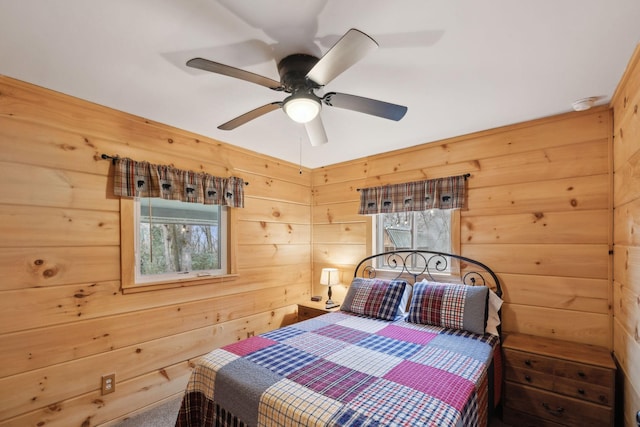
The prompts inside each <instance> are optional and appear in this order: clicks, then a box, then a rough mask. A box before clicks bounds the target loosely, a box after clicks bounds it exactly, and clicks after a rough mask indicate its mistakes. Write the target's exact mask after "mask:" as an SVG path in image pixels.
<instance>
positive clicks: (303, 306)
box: [298, 301, 340, 322]
mask: <svg viewBox="0 0 640 427" xmlns="http://www.w3.org/2000/svg"><path fill="white" fill-rule="evenodd" d="M325 305H326V301H307V302H304V303H300V304H298V322H301V321H303V320H307V319H312V318H314V317H318V316H321V315H323V314H326V313H331V312H332V311H338V310H340V307H334V308H325Z"/></svg>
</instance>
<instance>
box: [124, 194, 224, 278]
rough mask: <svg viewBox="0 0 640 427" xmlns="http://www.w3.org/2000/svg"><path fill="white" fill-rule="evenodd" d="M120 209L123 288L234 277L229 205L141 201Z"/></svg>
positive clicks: (175, 201) (158, 199) (128, 203)
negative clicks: (230, 258) (231, 260)
mask: <svg viewBox="0 0 640 427" xmlns="http://www.w3.org/2000/svg"><path fill="white" fill-rule="evenodd" d="M120 211H121V227H122V242H121V258H122V288H123V290H125V289H128V290H131V289H134V290H135V289H139V290H146V289H143V288H145V287H146V288H153V286H151V285H162V286H161V287H171V285H172V284H173V285H175V286H184V284H185V283H184V282H191V281H192V282H194V283H196V282H198V281H199V282H202V281H205V280H207V279H208V280H209V281H210V280H211V278H212V277H216V278H218V277H225V276H230V273H231V271H230V270H231V269H230V263H229V262H228V261H229V257H230V256H231V254H230V253H229V250H230V247H231V246H230V244H229V241H230V227H229V223H230V221H229V218H228V217H229V215H230V212H231V211H232V210H231V209H229V208H228V207H227V206H220V205H204V204H200V203H187V202H181V201H177V200H165V199H161V198H145V197H141V198H139V199H121V209H120Z"/></svg>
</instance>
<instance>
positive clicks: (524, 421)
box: [502, 407, 563, 427]
mask: <svg viewBox="0 0 640 427" xmlns="http://www.w3.org/2000/svg"><path fill="white" fill-rule="evenodd" d="M502 421H503V422H504V423H505V424H507V425H509V426H517V427H563V424H558V423H556V422H555V421H550V420H545V419H543V418H539V417H535V416H533V415H531V414H527V413H526V412H521V411H517V410H515V409H511V408H507V407H503V408H502Z"/></svg>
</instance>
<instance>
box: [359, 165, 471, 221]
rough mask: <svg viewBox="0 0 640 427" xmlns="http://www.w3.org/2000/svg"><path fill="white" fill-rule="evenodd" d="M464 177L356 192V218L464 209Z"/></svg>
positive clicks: (386, 186)
mask: <svg viewBox="0 0 640 427" xmlns="http://www.w3.org/2000/svg"><path fill="white" fill-rule="evenodd" d="M467 176H468V175H459V176H449V177H446V178H437V179H430V180H427V181H414V182H407V183H404V184H394V185H385V186H382V187H370V188H362V189H360V210H359V211H358V213H359V214H360V215H372V214H379V213H390V212H410V211H424V210H428V209H456V208H462V207H463V206H464V194H465V187H466V185H465V181H466V177H467Z"/></svg>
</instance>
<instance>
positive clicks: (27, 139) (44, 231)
mask: <svg viewBox="0 0 640 427" xmlns="http://www.w3.org/2000/svg"><path fill="white" fill-rule="evenodd" d="M102 153H107V154H117V155H120V156H127V157H131V158H133V159H136V160H147V161H149V162H152V163H159V164H173V165H175V166H176V167H179V168H183V169H190V170H203V171H206V172H209V173H212V174H216V175H221V176H229V175H237V176H241V177H243V178H244V179H245V180H246V181H248V182H249V186H248V187H246V198H245V204H246V207H245V209H241V210H238V211H237V215H236V216H237V218H236V219H237V223H236V224H235V225H234V226H235V227H236V235H237V242H236V244H237V252H238V255H239V257H238V260H237V266H238V274H239V277H238V278H237V279H235V280H231V281H228V282H224V283H222V284H221V283H215V282H214V281H212V282H211V283H209V284H204V285H201V286H191V287H185V288H174V289H167V290H159V291H152V292H142V293H136V294H127V295H123V294H122V293H121V292H120V224H119V223H120V211H119V199H118V198H115V197H113V196H112V190H111V185H112V178H110V168H111V163H110V162H108V161H105V160H101V159H100V154H102ZM304 172H305V173H303V174H302V175H301V174H299V167H298V166H297V165H292V164H288V163H285V162H282V161H278V160H276V159H273V158H269V157H266V156H261V155H257V154H255V153H251V152H248V151H246V150H241V149H237V148H235V147H232V146H229V145H226V144H222V143H219V142H217V141H213V140H210V139H206V138H203V137H199V136H197V135H193V134H190V133H188V132H185V131H181V130H178V129H174V128H170V127H168V126H164V125H161V124H159V123H153V122H150V121H148V120H144V119H142V118H139V117H135V116H131V115H128V114H125V113H121V112H118V111H114V110H110V109H108V108H104V107H100V106H97V105H94V104H90V103H88V102H85V101H81V100H78V99H74V98H72V97H69V96H65V95H61V94H59V93H55V92H52V91H49V90H45V89H42V88H38V87H36V86H32V85H29V84H26V83H22V82H19V81H16V80H13V79H10V78H6V77H2V76H0V181H2V185H0V236H2V238H1V239H0V272H1V276H2V280H0V358H1V360H2V363H0V426H2V427H7V426H16V427H17V426H20V427H23V426H42V425H46V426H51V427H53V426H61V427H68V426H83V427H88V426H95V425H100V424H103V423H106V422H109V421H110V420H117V419H121V418H122V417H124V416H126V415H127V414H129V413H132V412H134V411H137V410H140V409H141V408H144V407H145V406H147V405H152V404H154V403H157V402H160V401H163V400H164V399H167V398H170V397H172V396H177V395H181V394H182V392H183V390H184V388H185V385H186V381H187V379H188V375H189V373H190V361H192V360H193V359H194V358H196V357H198V356H200V355H202V354H204V353H206V352H208V351H210V350H211V349H213V348H215V347H218V346H220V345H222V344H225V343H228V342H232V341H235V340H238V339H240V338H246V336H247V334H248V333H256V334H257V333H261V332H265V331H267V330H271V329H274V328H277V327H279V326H281V325H282V324H285V323H290V322H292V321H294V319H295V317H296V306H295V303H296V302H297V301H299V300H301V299H308V297H309V293H310V286H309V284H310V280H311V279H310V276H311V273H310V271H311V269H310V265H311V250H310V248H311V243H310V242H311V225H310V216H311V173H310V171H309V170H305V171H304ZM113 372H115V374H116V392H115V393H112V394H108V395H104V396H101V394H100V391H99V389H100V382H101V376H102V375H104V374H109V373H113Z"/></svg>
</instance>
